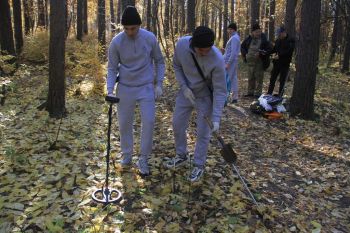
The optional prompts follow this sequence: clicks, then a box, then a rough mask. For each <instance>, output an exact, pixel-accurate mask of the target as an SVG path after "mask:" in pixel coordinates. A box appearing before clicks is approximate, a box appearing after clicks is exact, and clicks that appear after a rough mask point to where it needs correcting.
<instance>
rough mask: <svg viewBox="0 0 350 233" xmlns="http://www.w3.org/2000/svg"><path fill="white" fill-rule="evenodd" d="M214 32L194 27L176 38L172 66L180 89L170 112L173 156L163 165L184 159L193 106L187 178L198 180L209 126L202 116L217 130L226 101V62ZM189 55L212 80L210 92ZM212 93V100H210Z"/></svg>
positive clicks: (208, 136) (167, 165) (205, 153)
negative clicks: (193, 128) (191, 152)
mask: <svg viewBox="0 0 350 233" xmlns="http://www.w3.org/2000/svg"><path fill="white" fill-rule="evenodd" d="M214 38H215V36H214V32H213V31H212V30H211V29H209V28H207V27H204V26H200V27H197V28H196V29H195V31H194V32H193V36H185V37H182V38H180V39H179V40H178V42H177V44H176V48H175V53H174V58H173V66H174V71H175V76H176V80H177V82H178V84H179V86H180V90H179V92H178V94H177V97H176V104H175V111H174V115H173V130H174V137H175V147H176V156H175V157H174V158H173V159H172V160H169V161H168V162H167V163H166V164H165V165H166V167H168V168H171V167H173V166H174V165H175V166H180V165H183V164H184V163H185V162H186V161H187V159H188V158H187V154H188V151H187V138H186V130H187V128H188V123H189V119H190V116H191V112H192V110H193V109H195V110H196V112H197V122H196V123H197V140H196V147H195V151H194V168H193V170H192V172H191V175H190V177H189V180H191V181H197V180H199V179H200V177H201V176H202V174H203V172H204V167H205V163H206V158H207V152H208V146H209V140H210V133H211V129H210V127H209V125H208V123H207V122H206V120H205V118H204V117H208V118H209V121H211V122H212V131H217V130H218V129H219V123H220V118H221V114H222V110H223V107H224V104H225V100H226V91H227V90H226V80H225V64H224V59H223V56H222V54H221V52H220V50H219V49H218V48H216V47H215V46H213V44H214ZM192 54H193V55H194V56H195V58H196V60H197V61H198V64H199V66H200V67H201V69H202V72H203V73H204V76H205V78H206V79H209V80H211V83H212V90H213V94H211V91H210V90H209V88H208V86H207V84H206V82H204V81H203V78H202V77H201V75H200V73H199V71H198V69H197V68H196V65H195V62H194V59H193V57H192ZM211 95H212V99H211Z"/></svg>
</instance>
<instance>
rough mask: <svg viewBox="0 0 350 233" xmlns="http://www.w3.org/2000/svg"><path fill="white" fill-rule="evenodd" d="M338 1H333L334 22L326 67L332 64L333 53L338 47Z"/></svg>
mask: <svg viewBox="0 0 350 233" xmlns="http://www.w3.org/2000/svg"><path fill="white" fill-rule="evenodd" d="M338 1H339V0H334V20H333V32H332V42H331V52H330V55H329V59H328V65H330V63H332V61H333V60H334V57H335V53H336V51H337V47H338V28H339V6H338V3H339V2H338Z"/></svg>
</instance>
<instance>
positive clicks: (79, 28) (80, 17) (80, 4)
mask: <svg viewBox="0 0 350 233" xmlns="http://www.w3.org/2000/svg"><path fill="white" fill-rule="evenodd" d="M83 10H84V2H83V0H77V40H80V41H81V40H82V38H83Z"/></svg>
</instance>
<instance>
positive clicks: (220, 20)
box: [218, 8, 223, 41]
mask: <svg viewBox="0 0 350 233" xmlns="http://www.w3.org/2000/svg"><path fill="white" fill-rule="evenodd" d="M218 10H219V25H218V26H219V41H220V40H221V39H222V17H223V14H222V9H221V8H219V9H218Z"/></svg>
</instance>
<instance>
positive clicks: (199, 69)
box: [191, 53, 213, 99]
mask: <svg viewBox="0 0 350 233" xmlns="http://www.w3.org/2000/svg"><path fill="white" fill-rule="evenodd" d="M191 55H192V58H193V61H194V64H195V65H196V67H197V70H198V73H199V74H200V76H201V77H202V79H203V81H204V83H205V84H206V85H207V87H208V89H209V91H210V93H211V99H213V88H212V87H211V86H210V85H209V84H208V79H206V78H205V76H204V73H203V71H202V69H201V67H200V66H199V64H198V61H197V59H196V57H195V56H194V54H193V53H191Z"/></svg>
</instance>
